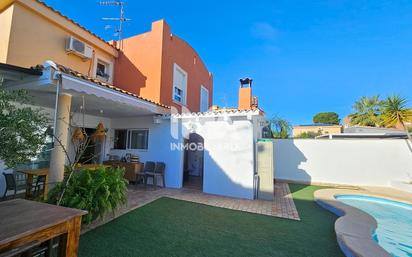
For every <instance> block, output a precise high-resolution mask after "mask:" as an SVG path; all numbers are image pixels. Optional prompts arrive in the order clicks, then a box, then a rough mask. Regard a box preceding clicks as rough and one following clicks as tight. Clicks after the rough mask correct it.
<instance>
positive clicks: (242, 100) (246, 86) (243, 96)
mask: <svg viewBox="0 0 412 257" xmlns="http://www.w3.org/2000/svg"><path fill="white" fill-rule="evenodd" d="M239 81H240V88H239V106H238V109H239V110H250V109H253V107H254V108H256V107H257V98H254V97H252V79H251V78H244V79H240V80H239Z"/></svg>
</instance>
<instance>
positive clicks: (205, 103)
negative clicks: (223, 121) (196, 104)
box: [200, 86, 209, 112]
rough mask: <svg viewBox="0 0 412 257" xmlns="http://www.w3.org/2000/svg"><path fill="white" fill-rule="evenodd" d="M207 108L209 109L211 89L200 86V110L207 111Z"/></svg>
mask: <svg viewBox="0 0 412 257" xmlns="http://www.w3.org/2000/svg"><path fill="white" fill-rule="evenodd" d="M207 110H209V90H207V89H206V88H205V87H204V86H200V111H201V112H207Z"/></svg>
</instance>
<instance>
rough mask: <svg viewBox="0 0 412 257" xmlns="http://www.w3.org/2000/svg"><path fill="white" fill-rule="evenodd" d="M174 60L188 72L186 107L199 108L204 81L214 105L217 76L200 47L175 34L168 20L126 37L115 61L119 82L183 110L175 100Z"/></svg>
mask: <svg viewBox="0 0 412 257" xmlns="http://www.w3.org/2000/svg"><path fill="white" fill-rule="evenodd" d="M174 63H176V64H177V65H178V66H179V67H181V68H182V69H183V70H184V71H185V72H187V74H188V76H187V79H188V82H187V97H186V107H187V108H188V109H189V110H190V111H193V112H197V111H199V109H200V88H201V86H202V85H203V86H204V87H205V88H207V89H208V91H209V106H212V98H213V77H212V76H211V74H210V73H209V71H208V70H207V68H206V66H205V65H204V63H203V62H202V60H201V58H200V57H199V55H198V54H197V53H196V51H195V50H194V49H193V48H192V47H191V46H190V45H189V44H187V43H186V42H185V41H183V40H182V39H180V38H178V37H177V36H175V35H172V34H171V31H170V27H169V26H168V25H167V23H166V22H165V21H164V20H160V21H156V22H154V23H153V24H152V30H151V31H150V32H147V33H144V34H141V35H137V36H134V37H131V38H127V39H125V40H124V41H123V53H122V54H120V56H119V58H118V60H117V62H116V65H115V78H114V82H115V85H116V86H118V87H121V88H124V89H125V90H128V91H131V92H134V93H136V94H139V95H141V96H142V97H146V98H149V99H151V100H154V101H157V102H160V103H162V104H166V105H169V106H174V107H176V108H178V109H179V110H180V109H181V106H180V104H178V103H175V102H174V101H173V100H172V89H173V66H174Z"/></svg>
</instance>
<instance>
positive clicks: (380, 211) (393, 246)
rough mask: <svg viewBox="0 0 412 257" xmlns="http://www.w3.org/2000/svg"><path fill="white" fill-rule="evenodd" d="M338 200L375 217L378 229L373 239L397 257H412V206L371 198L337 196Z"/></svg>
mask: <svg viewBox="0 0 412 257" xmlns="http://www.w3.org/2000/svg"><path fill="white" fill-rule="evenodd" d="M336 199H338V200H339V201H341V202H343V203H345V204H348V205H350V206H353V207H356V208H358V209H361V210H363V211H364V212H366V213H368V214H369V215H371V216H372V217H374V218H375V219H376V221H377V223H378V227H377V229H376V231H375V232H374V234H373V235H372V237H373V239H374V240H375V241H376V242H378V244H379V245H380V246H381V247H383V248H384V249H385V250H386V251H387V252H389V253H390V254H391V255H393V256H396V257H412V205H409V204H405V203H400V202H395V201H391V200H386V199H383V198H376V197H369V196H352V195H344V196H337V197H336Z"/></svg>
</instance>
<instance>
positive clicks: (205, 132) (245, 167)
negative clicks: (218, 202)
mask: <svg viewBox="0 0 412 257" xmlns="http://www.w3.org/2000/svg"><path fill="white" fill-rule="evenodd" d="M183 127H184V128H185V130H186V133H190V132H195V133H197V134H199V135H201V136H202V137H203V139H204V148H205V149H204V155H205V156H204V176H203V191H204V192H206V193H210V194H218V195H225V196H231V197H239V198H247V199H253V196H254V191H253V175H254V142H255V141H254V135H255V134H254V129H253V128H254V126H253V123H252V121H250V120H247V119H244V118H243V119H242V120H236V119H234V120H233V121H224V120H217V121H215V120H211V119H207V118H204V119H200V120H198V121H193V120H192V121H184V122H183Z"/></svg>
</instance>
